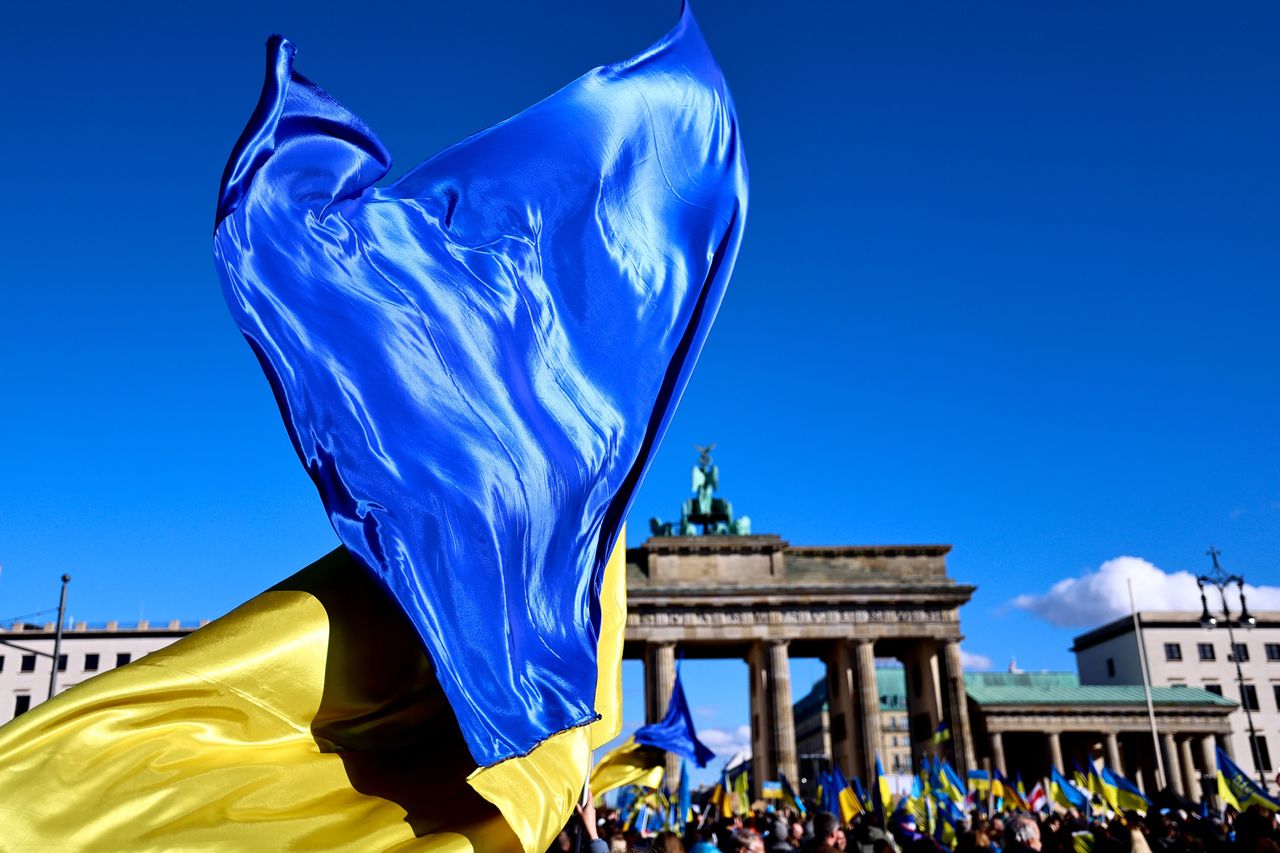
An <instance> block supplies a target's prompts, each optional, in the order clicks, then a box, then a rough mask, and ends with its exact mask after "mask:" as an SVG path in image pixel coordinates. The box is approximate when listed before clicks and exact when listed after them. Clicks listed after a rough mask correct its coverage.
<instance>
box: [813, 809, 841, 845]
mask: <svg viewBox="0 0 1280 853" xmlns="http://www.w3.org/2000/svg"><path fill="white" fill-rule="evenodd" d="M843 834H844V833H842V832H841V831H840V818H838V817H836V816H835V815H833V814H832V813H831V812H818V813H817V814H815V815H814V816H813V848H812V849H814V850H821V851H830V850H839V849H840V848H839V847H838V846H837V845H838V843H839V842H838V841H837V840H836V837H837V836H842V835H843Z"/></svg>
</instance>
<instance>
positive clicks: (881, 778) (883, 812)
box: [875, 753, 893, 826]
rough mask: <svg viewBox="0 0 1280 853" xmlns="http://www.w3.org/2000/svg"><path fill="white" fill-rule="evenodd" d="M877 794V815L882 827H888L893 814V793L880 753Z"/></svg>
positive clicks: (877, 770)
mask: <svg viewBox="0 0 1280 853" xmlns="http://www.w3.org/2000/svg"><path fill="white" fill-rule="evenodd" d="M876 793H877V796H876V803H875V805H876V813H877V814H878V815H880V821H881V826H888V822H887V821H888V820H889V816H890V815H891V814H893V791H891V790H890V789H889V780H888V779H887V778H885V775H884V765H883V764H881V763H880V754H879V753H876Z"/></svg>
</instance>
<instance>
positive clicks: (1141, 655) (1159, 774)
mask: <svg viewBox="0 0 1280 853" xmlns="http://www.w3.org/2000/svg"><path fill="white" fill-rule="evenodd" d="M1125 582H1126V583H1127V584H1128V585H1129V612H1130V613H1131V614H1132V615H1133V636H1134V639H1135V640H1137V641H1138V663H1139V664H1140V665H1141V667H1142V689H1143V692H1145V693H1146V694H1147V719H1149V720H1150V721H1151V747H1152V749H1154V750H1155V753H1156V787H1157V788H1159V789H1160V790H1164V789H1165V788H1166V787H1167V786H1168V784H1169V783H1168V782H1167V781H1166V779H1167V777H1166V776H1165V775H1164V757H1163V756H1161V755H1160V736H1159V735H1158V734H1156V708H1155V705H1153V704H1152V702H1151V673H1150V671H1148V669H1147V651H1146V649H1145V648H1144V644H1143V642H1142V624H1141V622H1140V621H1139V620H1138V608H1137V606H1136V605H1135V604H1134V603H1133V578H1126V579H1125ZM1122 771H1123V768H1120V767H1117V768H1115V772H1116V773H1120V774H1121V775H1123V772H1122Z"/></svg>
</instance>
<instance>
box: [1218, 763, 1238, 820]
mask: <svg viewBox="0 0 1280 853" xmlns="http://www.w3.org/2000/svg"><path fill="white" fill-rule="evenodd" d="M1218 796H1219V797H1221V798H1222V804H1223V807H1224V808H1225V807H1226V806H1231V808H1233V809H1235V810H1236V811H1241V809H1240V802H1239V801H1238V800H1237V799H1236V794H1235V792H1234V791H1232V790H1231V786H1230V785H1228V784H1227V777H1226V776H1224V775H1223V774H1222V771H1221V770H1219V771H1218Z"/></svg>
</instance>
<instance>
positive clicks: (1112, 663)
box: [1107, 658, 1116, 678]
mask: <svg viewBox="0 0 1280 853" xmlns="http://www.w3.org/2000/svg"><path fill="white" fill-rule="evenodd" d="M1115 677H1116V659H1115V658H1107V678H1115Z"/></svg>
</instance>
